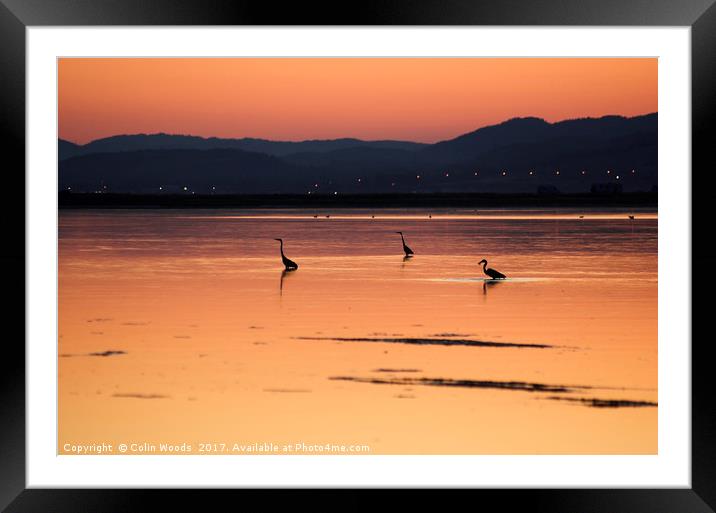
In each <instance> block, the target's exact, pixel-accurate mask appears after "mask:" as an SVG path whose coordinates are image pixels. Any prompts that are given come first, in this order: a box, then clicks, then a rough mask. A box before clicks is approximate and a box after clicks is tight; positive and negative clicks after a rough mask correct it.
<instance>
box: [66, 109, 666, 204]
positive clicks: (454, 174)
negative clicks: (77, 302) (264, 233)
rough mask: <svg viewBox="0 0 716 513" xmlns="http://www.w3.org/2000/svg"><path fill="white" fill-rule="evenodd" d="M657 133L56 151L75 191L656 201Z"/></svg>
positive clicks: (570, 126)
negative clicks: (602, 194) (603, 196)
mask: <svg viewBox="0 0 716 513" xmlns="http://www.w3.org/2000/svg"><path fill="white" fill-rule="evenodd" d="M657 129H658V115H657V114H656V113H654V114H648V115H645V116H636V117H632V118H626V117H622V116H605V117H602V118H584V119H575V120H567V121H561V122H557V123H549V122H546V121H544V120H542V119H539V118H515V119H511V120H508V121H505V122H503V123H500V124H497V125H492V126H488V127H484V128H481V129H479V130H475V131H473V132H470V133H467V134H464V135H461V136H459V137H456V138H454V139H451V140H447V141H441V142H438V143H435V144H417V143H410V142H404V141H360V140H358V139H336V140H330V141H303V142H281V141H266V140H261V139H218V138H208V139H205V138H201V137H193V136H176V135H166V134H155V135H126V136H116V137H110V138H106V139H100V140H98V141H93V142H91V143H89V144H87V145H84V146H79V145H74V144H72V143H69V142H67V141H59V146H58V149H59V152H60V156H61V157H64V158H61V160H60V162H59V183H60V187H61V189H67V188H71V190H73V191H101V190H110V191H112V192H138V193H141V192H153V193H156V191H157V190H159V189H158V188H159V187H162V189H161V190H162V191H178V192H184V189H183V188H184V187H187V190H186V192H187V193H190V192H191V191H192V190H193V191H195V192H196V193H197V194H198V193H200V191H203V192H206V191H221V192H222V193H232V194H236V193H238V194H276V193H282V194H307V193H308V192H309V191H310V192H311V193H312V194H326V193H329V194H334V193H341V194H343V193H346V194H382V193H413V192H415V193H444V192H461V193H462V192H503V193H529V192H537V191H538V190H551V191H559V192H569V193H573V192H587V191H589V190H590V189H591V187H592V185H593V184H595V183H604V182H614V183H618V184H619V188H621V189H623V190H624V191H650V190H653V189H654V188H655V185H656V183H657V175H658V166H657ZM214 146H218V147H214ZM247 148H251V150H247ZM109 149H111V150H112V151H108V150H109ZM257 150H262V151H257ZM607 170H610V171H611V173H607ZM617 177H618V178H617Z"/></svg>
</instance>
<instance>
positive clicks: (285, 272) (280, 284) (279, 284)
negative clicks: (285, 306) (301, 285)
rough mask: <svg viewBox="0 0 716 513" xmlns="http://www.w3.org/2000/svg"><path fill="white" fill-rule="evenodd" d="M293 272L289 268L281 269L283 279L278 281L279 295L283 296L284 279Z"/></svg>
mask: <svg viewBox="0 0 716 513" xmlns="http://www.w3.org/2000/svg"><path fill="white" fill-rule="evenodd" d="M291 274H293V271H290V270H288V269H284V270H283V271H281V279H280V280H279V282H278V295H279V297H282V296H283V280H284V279H285V278H286V276H290V275H291Z"/></svg>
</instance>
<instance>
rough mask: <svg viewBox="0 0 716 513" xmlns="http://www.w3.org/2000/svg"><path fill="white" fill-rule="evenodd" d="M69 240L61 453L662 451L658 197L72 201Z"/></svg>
mask: <svg viewBox="0 0 716 513" xmlns="http://www.w3.org/2000/svg"><path fill="white" fill-rule="evenodd" d="M628 214H634V215H635V217H636V218H635V219H634V220H630V219H629V218H628ZM327 215H328V216H330V217H329V218H326V217H325V216H327ZM429 215H431V216H432V218H429V217H428V216H429ZM314 216H318V217H316V218H314ZM371 216H375V218H372V217H371ZM579 216H584V218H583V219H580V217H579ZM397 230H402V231H403V232H404V233H405V236H406V242H407V244H408V245H409V246H410V247H411V248H413V250H414V251H415V257H414V258H412V259H409V260H407V261H404V259H403V253H402V248H401V243H400V236H399V235H397V234H395V233H394V232H395V231H397ZM277 237H282V238H284V240H285V251H286V255H287V256H288V257H289V258H291V259H293V260H295V261H296V262H297V263H298V264H299V266H300V267H299V269H298V271H296V272H292V273H283V272H282V269H283V266H282V265H281V262H280V256H279V253H278V251H279V250H278V242H276V241H274V240H273V239H274V238H277ZM59 251H60V253H59V256H60V259H59V334H60V335H59V336H60V338H59V341H58V343H59V347H58V352H59V355H60V358H59V359H58V361H59V393H60V396H59V439H58V442H59V448H58V451H59V452H60V453H66V452H68V451H66V450H65V446H64V444H65V443H71V444H83V443H88V444H91V443H101V442H105V443H111V444H114V445H115V447H116V445H117V444H119V443H127V444H131V443H140V444H142V443H146V444H149V445H151V444H157V445H158V444H160V443H163V442H168V443H176V444H182V443H186V444H187V445H190V446H191V452H193V453H200V452H203V451H205V450H207V449H209V450H214V449H216V448H218V449H219V450H221V448H222V446H221V445H220V444H226V447H225V449H224V451H225V452H224V453H231V454H236V452H228V451H229V450H230V449H232V448H235V447H236V446H234V444H240V445H241V447H242V448H245V447H248V446H250V445H251V444H265V443H271V444H275V445H276V446H279V447H281V446H282V445H284V444H286V445H291V446H295V445H296V444H305V446H302V449H301V450H299V451H298V452H303V453H306V452H316V453H319V450H318V449H310V448H309V449H307V448H306V447H309V446H313V445H315V444H318V445H322V446H325V444H337V445H338V444H344V445H346V446H350V445H366V446H369V448H370V453H372V454H399V453H400V454H402V453H415V454H434V453H444V454H448V453H450V454H453V453H463V454H507V453H511V454H515V453H520V454H534V453H541V454H544V453H583V454H591V453H630V454H633V453H656V451H657V407H656V403H657V402H658V398H657V219H656V213H655V212H653V211H652V212H648V211H637V212H633V211H629V212H627V211H613V210H609V211H589V210H586V211H582V210H559V211H554V210H550V211H533V210H520V211H494V210H493V211H490V210H480V211H478V212H475V211H473V210H462V211H447V210H438V209H433V210H431V211H430V212H428V211H427V210H426V211H415V210H412V211H389V210H374V211H360V210H354V211H316V212H313V211H299V210H285V211H275V210H272V211H229V210H227V211H217V210H175V211H166V210H163V211H147V210H141V211H77V212H75V211H62V212H60V217H59ZM482 258H486V259H487V260H488V261H489V266H490V267H494V268H496V269H498V270H499V271H501V272H503V273H505V274H507V276H508V277H509V279H508V280H506V281H504V282H499V283H495V282H489V281H487V282H486V281H485V280H484V279H483V278H484V276H483V275H482V272H481V268H480V267H478V265H477V262H478V261H479V260H481V259H482ZM107 351H112V352H110V353H107ZM114 351H116V352H117V353H114ZM214 443H216V444H219V445H217V446H213V445H201V444H214ZM239 450H240V451H241V450H242V449H239ZM157 452H158V451H157Z"/></svg>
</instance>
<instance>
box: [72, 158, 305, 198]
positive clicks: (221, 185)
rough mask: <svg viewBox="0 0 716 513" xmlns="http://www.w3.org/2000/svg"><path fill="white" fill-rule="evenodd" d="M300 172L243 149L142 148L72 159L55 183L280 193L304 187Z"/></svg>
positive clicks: (102, 187)
mask: <svg viewBox="0 0 716 513" xmlns="http://www.w3.org/2000/svg"><path fill="white" fill-rule="evenodd" d="M302 171H304V170H303V169H302V168H299V167H297V166H293V165H291V164H287V163H285V162H283V161H281V160H279V159H278V158H276V157H272V156H270V155H265V154H263V153H254V152H245V151H241V150H232V149H218V150H140V151H126V152H118V153H96V154H89V155H82V156H77V157H71V158H69V159H66V160H64V161H62V162H60V176H59V182H60V189H61V190H67V189H70V190H72V191H82V192H92V191H104V190H109V191H114V192H119V191H123V192H138V193H154V194H156V193H159V192H165V193H186V194H191V193H192V192H196V193H198V194H210V193H212V192H216V193H222V192H241V193H246V194H258V193H262V194H263V193H266V194H282V193H288V192H296V191H304V190H306V189H307V187H308V183H307V178H306V176H304V175H303V173H302ZM185 188H186V189H185Z"/></svg>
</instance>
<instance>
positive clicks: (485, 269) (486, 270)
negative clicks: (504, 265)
mask: <svg viewBox="0 0 716 513" xmlns="http://www.w3.org/2000/svg"><path fill="white" fill-rule="evenodd" d="M480 264H482V272H484V273H485V274H486V275H488V276H489V277H490V278H492V279H493V280H504V279H505V278H507V276H505V275H504V274H502V273H501V272H500V271H496V270H494V269H490V268H488V267H487V260H485V259H484V258H483V259H482V260H480V262H479V263H478V264H477V265H480Z"/></svg>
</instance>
